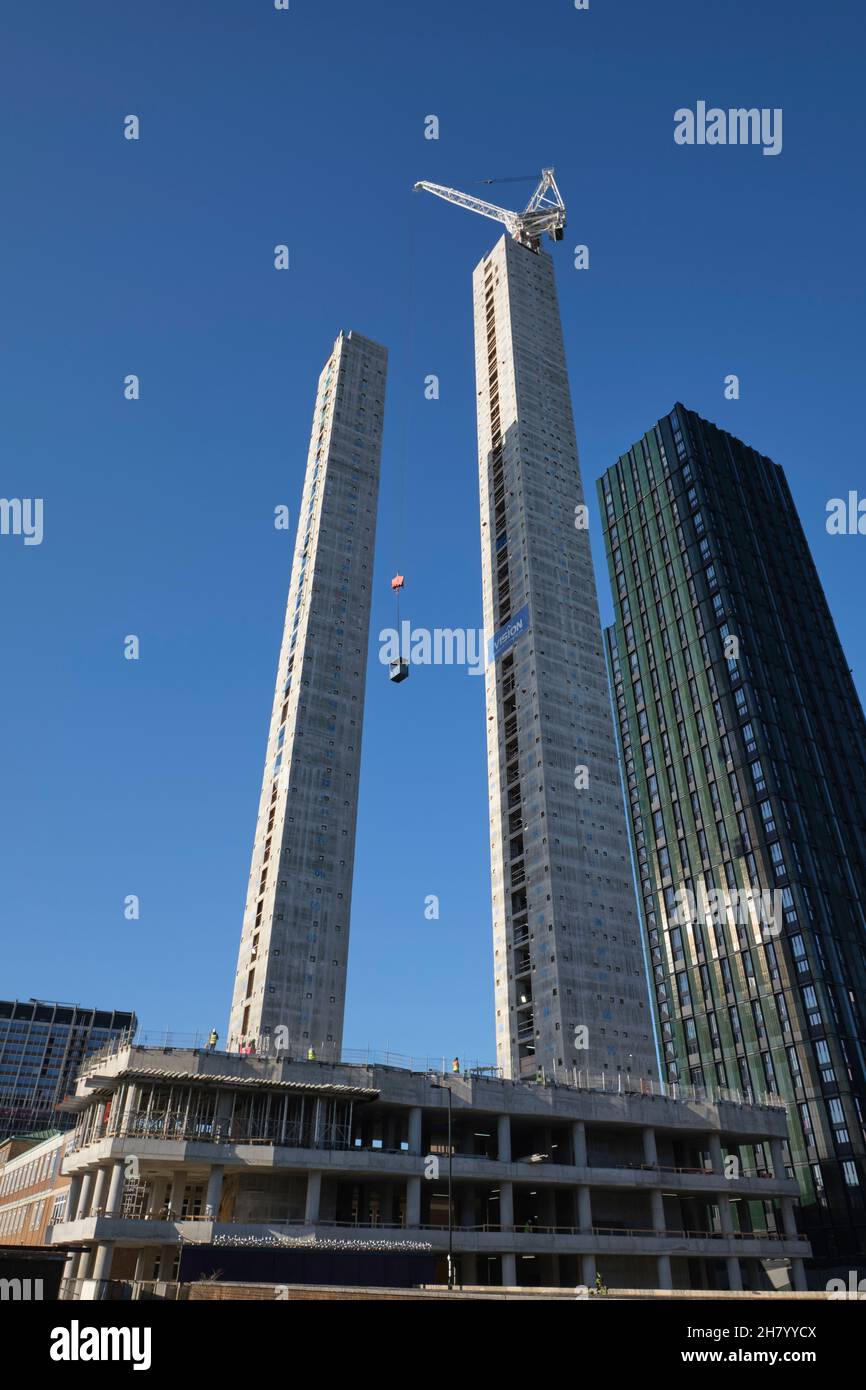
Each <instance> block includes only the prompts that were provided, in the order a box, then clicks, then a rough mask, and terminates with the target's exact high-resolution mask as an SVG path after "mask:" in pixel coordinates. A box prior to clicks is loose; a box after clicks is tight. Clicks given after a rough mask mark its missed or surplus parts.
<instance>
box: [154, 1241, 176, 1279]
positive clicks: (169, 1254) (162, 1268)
mask: <svg viewBox="0 0 866 1390" xmlns="http://www.w3.org/2000/svg"><path fill="white" fill-rule="evenodd" d="M176 1256H177V1246H176V1245H161V1246H160V1249H159V1255H158V1259H157V1267H156V1277H157V1279H161V1280H163V1281H164V1282H166V1283H168V1282H169V1281H170V1280H171V1277H172V1273H173V1271H174V1262H175V1258H176Z"/></svg>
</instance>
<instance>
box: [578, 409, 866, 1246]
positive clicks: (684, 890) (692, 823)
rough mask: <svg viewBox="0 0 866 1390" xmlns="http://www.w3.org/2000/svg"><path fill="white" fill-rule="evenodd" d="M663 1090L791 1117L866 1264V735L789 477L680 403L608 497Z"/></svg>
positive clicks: (814, 1207) (805, 1166)
mask: <svg viewBox="0 0 866 1390" xmlns="http://www.w3.org/2000/svg"><path fill="white" fill-rule="evenodd" d="M598 487H599V500H600V504H601V509H602V515H603V517H604V519H605V537H606V547H607V558H608V565H609V569H610V576H611V582H612V587H613V595H614V606H615V613H616V622H615V626H614V627H613V628H611V629H609V630H608V632H607V634H606V635H607V643H608V658H609V664H610V670H611V675H612V680H613V689H614V697H615V704H616V710H617V714H618V725H619V735H620V742H621V755H622V759H623V767H624V775H625V782H626V791H627V804H628V811H629V815H630V823H631V832H632V837H633V850H634V855H635V860H636V864H637V870H638V877H639V890H640V897H641V907H642V912H643V916H644V925H645V929H646V932H647V942H648V948H649V952H650V957H651V969H652V973H653V982H654V988H655V997H656V1007H657V1017H658V1024H659V1030H660V1034H661V1042H662V1047H663V1052H664V1060H665V1068H666V1076H667V1079H668V1080H671V1081H677V1080H679V1081H683V1082H688V1083H692V1084H695V1085H701V1086H703V1085H709V1086H713V1085H715V1086H718V1087H720V1088H727V1089H734V1090H739V1091H741V1092H744V1093H747V1094H749V1093H750V1094H752V1095H759V1094H761V1093H766V1092H773V1093H778V1094H781V1095H782V1096H783V1097H784V1099H785V1100H786V1102H787V1104H788V1107H789V1118H790V1136H791V1137H790V1152H789V1155H788V1158H789V1163H790V1166H791V1169H792V1170H793V1171H794V1172H795V1174H796V1176H797V1178H798V1180H799V1184H800V1190H801V1200H802V1203H803V1215H804V1221H805V1223H806V1230H807V1232H808V1235H809V1238H810V1240H811V1242H812V1247H813V1251H814V1254H815V1257H816V1260H818V1261H820V1262H822V1263H823V1264H824V1265H825V1266H826V1265H830V1264H838V1265H845V1266H846V1267H849V1268H855V1267H857V1266H858V1261H859V1263H860V1264H861V1265H862V1263H863V1251H864V1246H866V1214H864V1197H863V1184H864V1182H866V1164H864V1106H866V1084H864V1038H866V927H864V905H866V857H864V855H866V850H864V846H866V839H864V832H866V725H864V718H863V711H862V708H861V705H860V701H859V699H858V697H857V693H856V690H855V688H854V684H853V681H852V679H851V675H850V672H849V670H848V666H847V664H846V661H845V656H844V653H843V650H842V647H841V644H840V641H839V638H838V635H837V633H836V629H835V627H834V624H833V620H832V618H831V616H830V612H829V609H828V607H827V602H826V599H825V597H824V593H823V591H822V588H821V584H820V581H819V579H818V575H817V573H816V570H815V566H814V563H813V561H812V557H811V555H810V552H809V547H808V544H807V542H806V538H805V536H804V533H803V529H802V526H801V524H800V521H799V518H798V516H797V512H796V510H795V507H794V503H793V501H792V498H791V494H790V491H789V488H788V485H787V482H786V479H785V475H784V473H783V471H782V469H781V468H780V467H778V466H777V465H776V464H775V463H773V462H772V461H771V460H770V459H768V458H766V457H764V456H763V455H761V454H759V453H757V452H756V451H755V450H754V449H752V448H750V447H748V446H747V445H746V444H743V443H742V442H741V441H740V440H738V439H735V438H733V437H732V436H731V435H730V434H727V433H726V432H725V431H724V430H721V429H719V428H717V427H716V426H715V425H712V424H709V423H708V422H707V421H705V420H703V419H701V418H700V417H699V416H698V415H696V414H694V413H693V412H692V411H689V410H686V409H685V408H684V407H683V406H681V405H677V406H676V407H675V408H674V410H673V411H672V412H671V413H670V415H667V416H665V417H664V418H663V419H661V420H660V421H659V422H658V423H657V424H656V425H655V426H654V427H653V428H652V429H651V430H650V431H649V432H648V433H647V434H645V435H644V436H643V438H642V439H640V440H639V441H638V442H637V443H636V444H635V445H634V446H633V447H632V448H631V449H630V450H629V451H628V452H627V453H626V454H624V455H623V456H622V457H621V458H620V459H619V461H618V462H617V463H616V465H615V466H614V467H613V468H610V469H609V470H608V471H607V472H606V473H605V474H604V476H603V477H602V479H601V480H600V482H599V485H598Z"/></svg>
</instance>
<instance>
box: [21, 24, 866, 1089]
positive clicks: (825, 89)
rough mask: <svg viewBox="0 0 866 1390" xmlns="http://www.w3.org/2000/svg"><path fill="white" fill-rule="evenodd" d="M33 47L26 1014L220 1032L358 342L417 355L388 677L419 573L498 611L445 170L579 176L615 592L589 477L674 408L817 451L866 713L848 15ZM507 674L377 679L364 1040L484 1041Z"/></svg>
mask: <svg viewBox="0 0 866 1390" xmlns="http://www.w3.org/2000/svg"><path fill="white" fill-rule="evenodd" d="M4 28H5V30H6V33H5V37H4V44H3V48H4V54H3V59H2V65H3V77H2V83H0V104H2V107H3V113H2V120H0V142H2V166H3V169H4V179H3V181H4V193H5V195H6V196H5V199H4V202H5V212H4V217H3V243H4V245H3V255H2V261H0V296H2V304H3V314H2V320H3V326H2V330H0V343H2V353H3V366H2V371H0V440H2V460H3V480H2V486H0V491H2V493H3V495H4V496H7V497H42V498H44V508H45V512H44V517H45V520H44V526H45V536H44V541H43V543H42V545H40V546H29V547H25V546H24V545H23V543H22V540H21V538H20V537H11V536H5V537H0V576H2V592H3V595H4V604H3V647H4V679H3V683H2V694H0V701H2V703H0V709H2V727H3V733H4V737H3V760H2V786H3V794H2V797H0V818H2V819H0V917H2V925H3V941H4V952H3V965H4V969H3V971H2V975H0V994H2V995H4V996H9V995H12V996H15V995H17V996H19V997H25V998H26V997H28V996H29V995H31V994H32V995H37V996H40V997H43V998H57V999H65V1000H73V999H74V1000H80V1001H81V1002H84V1003H95V1004H98V1005H99V1006H101V1007H116V1008H134V1009H135V1010H136V1011H137V1012H138V1014H139V1016H140V1018H141V1020H142V1024H143V1026H144V1027H145V1028H148V1029H166V1028H168V1029H173V1030H175V1031H177V1032H178V1033H185V1032H192V1031H193V1030H195V1029H200V1030H207V1029H209V1028H210V1027H211V1026H212V1025H214V1024H215V1025H216V1027H217V1028H218V1030H219V1031H220V1033H221V1034H225V1031H226V1030H225V1023H226V1017H227V1010H228V1003H229V999H230V993H231V985H232V981H233V977H234V969H235V958H236V949H237V940H238V936H239V932H240V926H241V919H242V913H243V901H244V892H245V886H246V879H247V873H248V869H249V854H250V848H251V844H252V835H253V828H254V822H255V812H256V806H257V798H258V790H259V786H260V777H261V766H262V758H263V755H264V748H265V739H266V734H267V725H268V718H269V713H270V701H271V694H272V689H273V680H274V674H275V670H276V660H277V653H278V647H279V640H280V632H281V625H282V617H283V607H284V603H285V598H286V593H287V588H288V580H289V570H290V565H291V547H292V543H293V539H294V536H293V533H292V535H291V536H287V535H286V533H285V532H277V531H275V530H274V529H273V525H272V517H273V509H274V507H275V506H276V505H278V504H280V503H285V504H287V505H288V506H289V507H290V509H291V514H292V517H293V518H294V517H295V516H296V514H297V509H298V506H299V502H300V495H301V485H302V477H303V469H304V463H305V457H306V447H307V440H308V434H309V425H310V418H311V412H312V405H313V398H314V388H315V382H316V378H317V375H318V372H319V370H320V368H321V364H322V362H323V360H324V358H325V356H326V355H327V353H328V351H329V350H330V346H331V344H332V342H333V339H334V338H335V336H336V334H337V332H338V331H339V329H340V328H346V329H348V328H353V327H354V328H356V329H357V330H358V331H359V332H362V333H364V334H366V335H368V336H370V337H373V338H376V339H378V340H379V341H381V342H383V343H385V344H386V345H387V346H388V347H389V349H390V351H391V370H390V379H389V386H388V399H387V408H386V427H385V449H384V457H383V478H382V492H381V510H380V518H379V534H378V544H377V562H376V574H375V599H374V609H373V622H372V639H373V643H372V644H373V648H374V652H375V648H376V646H377V644H376V641H375V638H376V635H377V633H378V632H379V630H380V628H382V627H385V626H388V625H390V623H391V622H392V621H393V617H394V610H393V607H392V600H391V594H390V586H389V581H390V577H391V575H392V574H393V573H394V571H395V569H397V568H400V569H401V570H402V571H403V572H404V573H405V575H406V578H407V588H406V601H405V605H404V610H403V611H404V616H408V617H409V618H411V620H412V622H413V623H414V624H415V625H417V626H421V625H423V626H427V627H436V626H467V627H478V626H480V624H481V585H480V560H479V542H478V496H477V480H476V459H475V421H474V390H475V388H474V381H473V353H472V343H471V283H470V277H471V272H472V268H473V266H474V265H475V263H476V262H477V260H478V259H479V258H480V257H481V256H482V255H483V254H484V253H485V252H486V251H487V250H488V249H489V247H490V246H491V245H492V244H493V241H494V240H495V239H496V237H497V235H498V230H497V227H496V226H495V225H494V224H493V223H490V222H486V221H483V220H482V219H480V218H477V217H473V216H471V215H469V214H468V213H461V212H458V211H457V210H456V209H453V208H449V207H446V206H445V205H444V204H441V203H438V202H436V201H434V200H433V199H429V198H426V197H424V196H423V195H415V196H413V194H412V192H411V188H412V184H413V183H414V181H415V180H416V179H420V178H427V179H431V180H434V181H437V182H443V183H449V184H453V185H455V186H458V187H463V188H466V189H468V190H470V191H473V190H474V191H476V192H478V193H479V194H482V195H484V194H485V193H486V194H487V195H488V196H494V195H495V196H496V197H498V198H500V199H501V200H502V201H508V200H509V199H513V200H514V203H515V205H516V204H517V203H518V202H520V201H522V200H524V199H525V197H526V196H528V192H529V190H530V189H531V185H523V184H514V185H509V184H504V185H502V186H501V187H500V188H497V189H492V188H491V189H486V190H485V189H484V188H483V186H481V185H480V184H478V183H477V181H478V180H480V179H483V178H486V177H500V176H503V177H504V176H511V175H519V174H526V173H530V172H532V171H535V170H538V169H540V167H541V165H542V164H553V165H555V167H556V171H557V178H558V181H559V184H560V187H561V189H562V192H563V195H564V197H565V200H566V203H567V205H568V209H569V225H568V228H567V230H566V240H565V243H564V244H563V245H562V246H559V247H557V248H556V249H555V251H554V255H555V258H556V262H557V277H558V284H559V292H560V299H561V306H562V313H563V321H564V327H565V333H566V343H567V348H568V354H569V364H570V370H571V380H572V393H573V397H574V404H575V416H576V422H577V432H578V442H579V445H580V449H581V458H582V468H583V476H584V484H585V487H586V489H587V492H588V493H590V501H591V506H592V527H593V539H594V547H595V555H596V564H597V567H599V566H600V565H601V562H602V550H601V544H600V531H599V526H598V517H597V514H596V509H595V501H594V482H595V479H596V478H597V477H598V476H599V474H600V473H601V472H602V470H603V469H604V468H606V467H607V466H608V465H609V464H610V463H611V462H612V461H613V460H614V459H615V458H616V457H617V456H618V455H619V454H620V453H621V452H622V451H623V450H624V449H625V448H626V447H627V446H628V445H629V444H630V443H631V442H632V441H634V440H635V439H636V438H637V437H638V436H639V435H640V434H642V433H643V431H644V430H645V429H646V428H647V427H648V426H649V425H651V424H652V423H653V422H654V421H655V420H656V419H657V418H658V417H659V415H661V414H663V413H664V412H666V411H668V410H669V409H670V407H671V405H672V404H673V402H674V401H675V400H677V399H681V400H682V401H683V402H685V404H686V405H688V406H689V407H690V408H692V409H695V410H698V411H699V412H701V413H702V414H704V415H705V416H707V417H708V418H709V419H711V420H714V421H716V422H718V423H719V424H721V425H723V426H724V427H725V428H728V429H730V430H732V431H733V432H734V433H736V434H738V435H739V436H740V437H741V438H744V439H746V440H748V441H749V443H751V444H753V445H755V446H756V447H757V448H759V449H761V450H762V451H763V452H765V453H768V454H769V455H770V456H771V457H773V458H774V459H776V460H777V461H778V462H780V463H782V464H783V465H784V466H785V468H786V470H787V473H788V477H789V480H790V483H791V487H792V490H793V493H794V498H795V500H796V502H797V505H798V507H799V509H800V512H801V516H802V519H803V524H804V527H805V530H806V533H807V535H808V537H809V539H810V542H811V544H812V546H813V551H814V555H815V559H816V563H817V566H818V570H819V573H820V574H821V576H822V579H823V582H824V584H825V587H826V591H827V594H828V598H829V602H830V607H831V610H832V612H833V614H834V616H835V618H836V621H837V624H838V627H839V630H840V633H841V636H842V640H843V642H844V644H845V647H846V651H847V654H848V658H849V663H850V665H851V666H852V667H853V670H854V674H855V678H856V679H857V681H858V683H859V687H860V689H861V691H862V689H863V687H864V662H866V650H864V646H866V644H864V635H863V623H862V612H861V609H862V589H863V553H864V552H863V547H864V545H866V541H864V539H863V538H861V537H856V536H854V537H832V538H831V537H829V536H828V535H827V534H826V532H825V530H824V517H825V506H826V502H827V499H828V498H830V497H832V496H837V495H844V494H846V493H847V491H848V490H849V488H854V489H857V488H859V490H860V492H861V495H862V494H863V493H864V492H866V477H864V467H863V458H862V452H861V450H862V445H861V435H862V429H861V421H862V383H863V376H864V350H863V333H862V318H863V269H862V246H863V232H864V218H863V211H864V207H863V204H864V193H863V182H862V150H863V145H864V129H863V127H864V115H863V103H862V96H861V93H862V54H863V40H864V32H863V30H864V18H863V13H862V6H860V5H859V4H857V3H855V0H849V3H844V4H843V3H840V2H839V0H835V2H834V0H829V2H827V3H823V4H821V5H817V4H815V3H809V2H808V0H762V3H761V4H760V5H755V3H754V0H731V2H730V3H728V4H727V5H725V6H703V5H696V4H695V3H694V0H667V2H666V3H665V2H664V0H659V3H651V2H650V0H616V3H614V0H591V6H590V9H589V11H587V12H577V11H575V9H574V7H573V5H572V3H571V0H540V2H539V3H534V4H533V5H531V6H527V5H526V4H525V3H515V2H514V0H499V2H498V3H494V0H475V3H473V4H472V5H467V4H466V3H465V0H464V3H458V2H457V0H439V2H438V3H437V4H435V5H408V4H404V3H399V4H398V3H391V2H390V0H389V3H382V2H381V0H380V2H379V3H376V0H370V3H368V4H366V5H363V6H359V5H358V4H356V3H350V0H332V3H329V4H327V5H323V4H322V3H321V0H291V9H290V11H289V12H288V13H278V12H276V11H275V10H274V9H273V7H272V4H271V0H237V2H236V3H229V0H207V3H205V0H185V3H184V4H183V5H178V4H176V3H168V0H150V3H148V4H146V5H139V6H126V5H118V4H117V3H114V2H113V0H112V3H109V0H91V2H90V3H88V4H87V5H86V6H85V5H69V4H67V3H59V0H43V2H42V3H40V4H39V5H26V4H24V3H23V0H17V3H14V4H12V5H10V6H7V7H6V11H5V15H4ZM699 99H704V100H707V101H708V102H709V103H710V104H716V105H719V106H722V107H728V106H758V107H781V108H782V109H783V111H784V126H783V129H784V144H783V150H782V153H781V154H780V155H779V156H778V157H775V158H769V157H764V156H762V154H761V151H760V149H757V148H706V147H705V148H684V147H678V146H677V145H675V144H674V140H673V124H674V123H673V113H674V111H675V110H676V109H677V108H678V107H681V106H692V107H694V105H695V103H696V102H697V100H699ZM129 113H135V114H137V115H139V117H140V119H141V138H140V140H139V141H138V142H137V143H133V142H129V141H126V140H124V139H123V138H122V123H123V118H124V117H125V116H126V115H127V114H129ZM431 113H432V114H436V115H437V116H438V117H439V119H440V123H441V125H440V139H439V140H438V141H427V140H425V139H424V118H425V116H427V115H429V114H431ZM279 242H285V243H286V244H288V246H289V247H290V254H291V269H290V270H289V271H288V272H285V273H278V272H276V271H275V270H274V269H273V247H274V245H275V244H276V243H279ZM578 242H580V243H586V244H587V245H589V247H590V269H589V270H588V271H582V272H579V271H576V270H574V269H573V268H572V257H571V255H570V249H571V248H572V247H573V246H574V245H575V243H578ZM130 372H134V373H137V374H138V375H139V376H140V379H141V399H140V400H139V401H137V402H127V401H125V400H124V399H123V394H122V383H123V378H124V377H125V376H126V374H127V373H130ZM431 372H432V373H436V374H438V375H439V376H440V379H441V399H440V400H439V401H438V402H429V401H425V399H424V394H423V382H424V377H425V376H426V375H427V374H428V373H431ZM731 372H733V373H736V374H738V375H739V377H740V381H741V397H740V399H739V400H738V401H726V400H725V399H724V396H723V379H724V377H725V376H726V374H728V373H731ZM401 491H403V492H404V493H405V509H404V510H405V521H404V523H403V524H402V525H401V524H400V519H399V511H400V508H399V505H398V498H399V496H400V494H401ZM599 577H600V583H601V588H602V595H603V616H604V617H605V618H606V619H608V618H609V616H610V601H609V590H608V584H607V578H606V575H604V574H602V573H601V570H599ZM127 633H135V634H137V635H138V636H139V638H140V641H141V659H140V661H138V662H128V661H126V660H124V658H123V639H124V636H125V635H126V634H127ZM482 685H483V682H482V681H481V680H479V679H477V678H475V677H470V676H469V675H467V674H466V672H465V671H461V670H455V669H449V668H433V667H428V668H424V669H419V670H416V671H415V672H413V674H412V677H411V679H410V680H409V681H408V682H406V683H405V684H403V685H402V686H399V687H394V686H392V685H390V684H389V683H388V681H387V679H386V677H385V673H384V670H383V669H382V668H381V667H380V666H379V665H378V663H377V662H376V660H375V656H374V659H373V660H371V663H370V668H369V675H368V699H367V711H366V727H365V734H364V764H363V769H362V795H361V807H360V825H359V833H358V842H357V857H356V878H355V894H354V903H353V914H352V940H351V952H350V975H349V1005H348V1017H347V1028H346V1044H347V1046H349V1047H352V1048H362V1047H366V1046H367V1045H369V1046H371V1047H376V1048H385V1047H388V1046H389V1047H390V1048H391V1049H393V1050H396V1051H399V1052H402V1053H404V1054H413V1055H416V1056H421V1055H427V1054H430V1055H442V1054H449V1055H451V1054H453V1053H454V1052H458V1053H460V1055H461V1056H465V1057H469V1058H477V1059H479V1060H486V1061H490V1060H493V1055H494V1042H493V1040H494V1033H493V1004H492V979H491V947H490V907H489V880H488V849H487V807H486V767H485V754H484V743H483V737H484V732H483V730H484V717H483V690H482ZM133 893H134V894H137V895H139V897H140V900H141V917H140V920H139V921H137V922H128V921H126V920H125V919H124V915H123V903H124V898H125V897H126V895H128V894H133ZM434 893H435V894H437V895H438V896H439V898H440V901H441V916H440V919H439V921H438V922H428V921H427V920H426V919H425V917H424V900H425V897H426V896H427V895H428V894H434Z"/></svg>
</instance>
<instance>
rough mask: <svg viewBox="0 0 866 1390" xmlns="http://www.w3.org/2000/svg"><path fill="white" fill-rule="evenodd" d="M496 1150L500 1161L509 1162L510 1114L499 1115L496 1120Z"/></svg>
mask: <svg viewBox="0 0 866 1390" xmlns="http://www.w3.org/2000/svg"><path fill="white" fill-rule="evenodd" d="M496 1152H497V1156H498V1158H499V1162H500V1163H510V1162H511V1116H510V1115H499V1116H498V1118H497V1120H496Z"/></svg>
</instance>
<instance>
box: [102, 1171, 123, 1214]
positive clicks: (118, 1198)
mask: <svg viewBox="0 0 866 1390" xmlns="http://www.w3.org/2000/svg"><path fill="white" fill-rule="evenodd" d="M124 1175H125V1169H124V1162H123V1159H122V1158H117V1159H115V1161H114V1163H112V1165H111V1181H110V1182H109V1184H108V1196H107V1198H106V1201H105V1212H106V1215H107V1216H119V1215H120V1208H121V1205H122V1203H123V1179H124Z"/></svg>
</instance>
